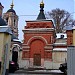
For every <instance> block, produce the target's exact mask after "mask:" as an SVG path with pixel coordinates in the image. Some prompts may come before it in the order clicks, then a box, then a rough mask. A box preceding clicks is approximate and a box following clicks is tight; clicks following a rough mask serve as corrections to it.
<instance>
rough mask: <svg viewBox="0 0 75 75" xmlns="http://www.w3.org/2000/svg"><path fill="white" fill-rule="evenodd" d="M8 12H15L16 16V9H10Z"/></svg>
mask: <svg viewBox="0 0 75 75" xmlns="http://www.w3.org/2000/svg"><path fill="white" fill-rule="evenodd" d="M7 12H13V13H14V14H16V12H15V10H14V9H9V10H8V11H7Z"/></svg>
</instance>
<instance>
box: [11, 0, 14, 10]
mask: <svg viewBox="0 0 75 75" xmlns="http://www.w3.org/2000/svg"><path fill="white" fill-rule="evenodd" d="M13 6H14V3H13V0H12V3H11V7H10V8H11V9H13Z"/></svg>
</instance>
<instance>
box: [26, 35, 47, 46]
mask: <svg viewBox="0 0 75 75" xmlns="http://www.w3.org/2000/svg"><path fill="white" fill-rule="evenodd" d="M33 38H42V39H43V40H44V41H45V43H46V44H47V43H48V42H47V40H46V39H45V38H44V37H42V36H33V37H31V38H30V39H29V40H28V42H27V45H28V44H29V42H30V41H31V40H32V39H33Z"/></svg>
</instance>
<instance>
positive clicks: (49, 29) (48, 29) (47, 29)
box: [22, 28, 54, 32]
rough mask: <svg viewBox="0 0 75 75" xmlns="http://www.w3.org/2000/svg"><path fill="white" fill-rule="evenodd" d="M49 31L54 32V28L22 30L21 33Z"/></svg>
mask: <svg viewBox="0 0 75 75" xmlns="http://www.w3.org/2000/svg"><path fill="white" fill-rule="evenodd" d="M51 30H54V28H32V29H23V30H22V31H23V32H25V31H29V32H32V31H38V32H39V31H44V32H46V31H51Z"/></svg>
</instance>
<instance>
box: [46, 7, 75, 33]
mask: <svg viewBox="0 0 75 75" xmlns="http://www.w3.org/2000/svg"><path fill="white" fill-rule="evenodd" d="M46 16H47V17H46V18H48V19H49V18H52V19H53V20H54V24H55V26H54V27H55V31H56V33H59V32H62V31H63V30H64V29H65V27H66V26H69V25H71V26H72V25H73V24H75V22H74V20H73V19H72V16H71V14H70V13H69V12H67V11H65V10H60V9H59V8H56V9H53V10H52V11H51V12H47V13H46Z"/></svg>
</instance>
